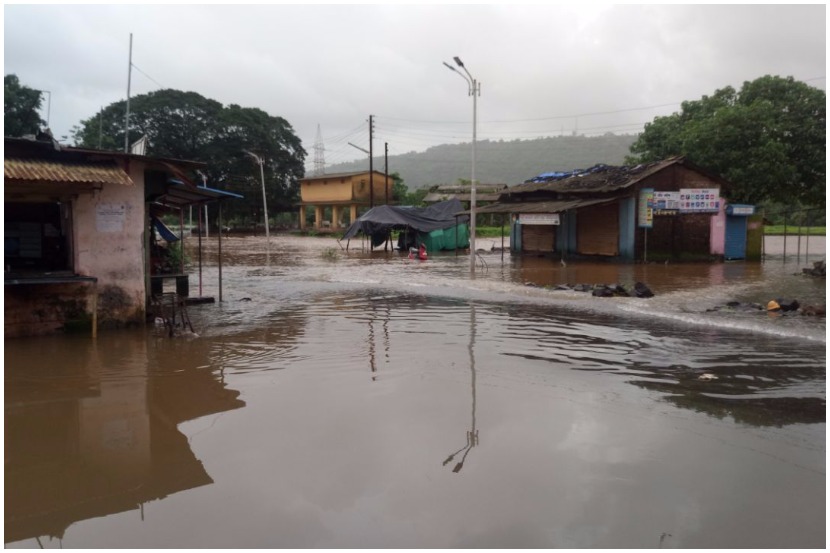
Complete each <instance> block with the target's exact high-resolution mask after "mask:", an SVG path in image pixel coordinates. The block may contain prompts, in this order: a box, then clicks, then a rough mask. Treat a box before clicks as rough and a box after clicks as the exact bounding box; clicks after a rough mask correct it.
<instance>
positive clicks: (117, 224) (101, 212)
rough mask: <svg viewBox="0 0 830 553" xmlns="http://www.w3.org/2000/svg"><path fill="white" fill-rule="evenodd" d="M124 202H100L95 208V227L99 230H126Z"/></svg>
mask: <svg viewBox="0 0 830 553" xmlns="http://www.w3.org/2000/svg"><path fill="white" fill-rule="evenodd" d="M124 211H125V210H124V204H98V207H97V208H96V210H95V228H96V230H97V231H98V232H121V231H123V230H124Z"/></svg>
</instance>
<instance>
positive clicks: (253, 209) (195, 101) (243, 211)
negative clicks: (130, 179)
mask: <svg viewBox="0 0 830 553" xmlns="http://www.w3.org/2000/svg"><path fill="white" fill-rule="evenodd" d="M125 110H126V102H125V101H120V102H115V103H113V104H110V105H109V106H107V107H106V108H104V109H103V110H102V111H101V112H100V113H98V114H97V115H94V116H93V117H90V118H89V119H86V120H84V121H82V122H81V124H80V125H79V126H77V127H75V128H74V129H73V136H74V140H75V144H76V145H78V146H82V147H87V148H101V149H105V150H106V149H109V150H122V149H123V147H124V119H125V117H124V115H125ZM142 136H146V137H147V141H148V145H147V154H148V155H153V156H159V157H168V158H175V159H188V160H194V161H201V162H205V163H207V164H208V166H207V168H206V171H205V176H206V178H207V182H208V185H209V186H219V187H222V188H224V189H227V190H231V191H234V192H237V193H240V194H242V195H243V196H244V197H245V198H244V200H239V201H234V202H229V203H228V204H227V206H226V211H225V213H226V214H227V216H228V218H236V219H239V220H245V221H255V222H259V221H261V220H262V181H261V176H260V170H259V164H258V162H257V161H256V160H255V159H254V157H253V156H250V155H248V153H246V152H251V153H253V154H254V155H256V156H258V157H259V158H261V159H262V160H263V172H264V174H265V189H266V195H267V200H268V212H269V215H272V214H276V213H277V212H280V211H294V209H295V208H294V203H295V202H296V201H297V198H298V196H299V179H300V178H302V176H303V175H304V160H305V155H306V152H305V150H303V148H302V143H301V142H300V139H299V138H298V137H297V136H296V135H295V134H294V130H293V129H292V127H291V125H290V124H289V123H288V122H287V121H286V120H285V119H283V118H281V117H274V116H271V115H269V114H267V113H266V112H264V111H263V110H261V109H257V108H243V107H240V106H238V105H235V104H231V105H228V106H223V105H222V104H221V103H219V102H217V101H215V100H210V99H208V98H205V97H203V96H201V95H200V94H197V93H195V92H182V91H179V90H170V89H167V90H158V91H155V92H151V93H149V94H144V95H140V96H136V97H135V98H132V99H131V100H130V142H134V141H135V140H138V139H139V138H141V137H142Z"/></svg>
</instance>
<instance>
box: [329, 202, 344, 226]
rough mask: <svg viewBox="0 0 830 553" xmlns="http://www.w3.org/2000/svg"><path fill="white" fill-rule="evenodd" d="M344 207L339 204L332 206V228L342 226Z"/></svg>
mask: <svg viewBox="0 0 830 553" xmlns="http://www.w3.org/2000/svg"><path fill="white" fill-rule="evenodd" d="M342 209H343V208H342V207H341V206H339V205H333V206H331V228H333V229H337V228H340V211H341V210H342Z"/></svg>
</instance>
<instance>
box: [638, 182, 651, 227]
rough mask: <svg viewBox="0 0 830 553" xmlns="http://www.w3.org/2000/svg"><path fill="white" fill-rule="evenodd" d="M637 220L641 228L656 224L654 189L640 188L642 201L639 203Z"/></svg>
mask: <svg viewBox="0 0 830 553" xmlns="http://www.w3.org/2000/svg"><path fill="white" fill-rule="evenodd" d="M637 221H638V226H639V227H640V228H651V227H652V226H654V189H653V188H643V189H641V190H640V201H639V203H638V205H637Z"/></svg>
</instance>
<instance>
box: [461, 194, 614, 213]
mask: <svg viewBox="0 0 830 553" xmlns="http://www.w3.org/2000/svg"><path fill="white" fill-rule="evenodd" d="M616 200H617V198H602V199H595V198H594V199H585V200H561V201H553V202H513V203H501V204H492V205H486V206H484V207H481V208H477V209H476V213H477V214H479V213H561V212H563V211H568V210H569V209H577V208H580V207H585V206H589V205H594V204H602V203H608V202H613V201H616ZM462 213H463V214H465V215H467V214H469V213H470V212H469V210H467V211H463V212H462Z"/></svg>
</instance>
